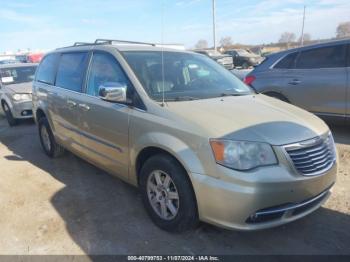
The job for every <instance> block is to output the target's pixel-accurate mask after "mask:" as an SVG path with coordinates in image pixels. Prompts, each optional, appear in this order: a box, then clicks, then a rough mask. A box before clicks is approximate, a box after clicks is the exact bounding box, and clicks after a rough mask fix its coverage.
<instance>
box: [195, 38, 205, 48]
mask: <svg viewBox="0 0 350 262" xmlns="http://www.w3.org/2000/svg"><path fill="white" fill-rule="evenodd" d="M195 48H196V49H204V48H208V42H207V40H204V39H201V40H198V42H197V44H196V45H195Z"/></svg>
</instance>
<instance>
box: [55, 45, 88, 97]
mask: <svg viewBox="0 0 350 262" xmlns="http://www.w3.org/2000/svg"><path fill="white" fill-rule="evenodd" d="M79 53H85V54H86V55H87V60H88V61H87V63H86V64H85V65H84V69H83V72H84V76H83V77H82V81H81V84H80V90H79V91H75V90H71V89H68V88H64V87H61V86H58V85H57V83H56V81H57V74H58V68H59V65H60V63H61V59H62V56H63V55H66V54H79ZM89 55H90V51H88V50H82V51H67V52H60V57H59V59H58V63H57V65H56V74H55V81H54V86H55V87H58V88H62V89H64V90H67V91H71V92H75V93H79V94H81V93H84V84H85V77H86V74H87V68H88V65H89V63H90V57H89Z"/></svg>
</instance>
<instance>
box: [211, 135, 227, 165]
mask: <svg viewBox="0 0 350 262" xmlns="http://www.w3.org/2000/svg"><path fill="white" fill-rule="evenodd" d="M210 145H211V148H212V150H213V153H214V157H215V159H216V161H224V153H225V144H224V143H223V142H221V141H218V140H210Z"/></svg>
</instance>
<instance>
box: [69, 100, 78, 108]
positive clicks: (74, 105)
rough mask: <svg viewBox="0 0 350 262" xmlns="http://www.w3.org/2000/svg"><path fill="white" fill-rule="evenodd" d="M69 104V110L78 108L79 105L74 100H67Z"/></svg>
mask: <svg viewBox="0 0 350 262" xmlns="http://www.w3.org/2000/svg"><path fill="white" fill-rule="evenodd" d="M67 104H68V107H69V108H73V107H76V106H77V103H76V102H74V101H72V100H67Z"/></svg>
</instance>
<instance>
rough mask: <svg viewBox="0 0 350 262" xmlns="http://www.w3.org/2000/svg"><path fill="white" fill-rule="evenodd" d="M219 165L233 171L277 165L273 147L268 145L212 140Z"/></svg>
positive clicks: (212, 146) (211, 143)
mask: <svg viewBox="0 0 350 262" xmlns="http://www.w3.org/2000/svg"><path fill="white" fill-rule="evenodd" d="M210 145H211V148H212V150H213V153H214V157H215V160H216V162H217V163H218V164H220V165H223V166H226V167H228V168H232V169H238V170H248V169H252V168H255V167H258V166H267V165H274V164H277V159H276V156H275V153H274V151H273V149H272V147H271V146H270V145H269V144H266V143H259V142H247V141H231V140H222V139H210Z"/></svg>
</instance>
